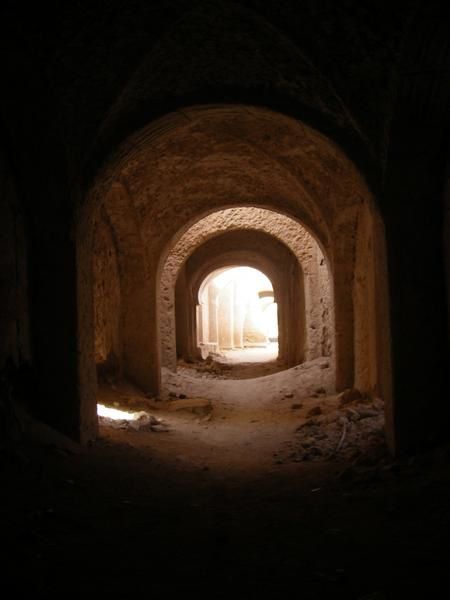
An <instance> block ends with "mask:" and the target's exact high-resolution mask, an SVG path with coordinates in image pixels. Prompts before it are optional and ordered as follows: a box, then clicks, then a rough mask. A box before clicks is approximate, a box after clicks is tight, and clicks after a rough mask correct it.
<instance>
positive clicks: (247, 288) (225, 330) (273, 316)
mask: <svg viewBox="0 0 450 600" xmlns="http://www.w3.org/2000/svg"><path fill="white" fill-rule="evenodd" d="M199 302H200V303H199V307H198V311H197V333H198V344H199V347H200V349H201V352H202V356H203V357H205V356H207V355H208V354H209V353H210V352H217V353H219V352H221V351H223V350H231V349H235V348H240V349H243V348H250V347H267V346H268V345H269V344H270V343H272V344H273V343H277V341H278V321H277V308H276V303H275V302H274V293H273V287H272V284H271V282H270V280H269V279H268V278H267V277H266V276H265V275H264V274H263V273H261V272H260V271H258V270H256V269H253V268H251V267H232V268H227V269H221V270H219V271H215V272H213V273H211V274H210V275H209V276H208V277H207V278H206V279H205V281H204V282H203V284H202V286H201V287H200V291H199Z"/></svg>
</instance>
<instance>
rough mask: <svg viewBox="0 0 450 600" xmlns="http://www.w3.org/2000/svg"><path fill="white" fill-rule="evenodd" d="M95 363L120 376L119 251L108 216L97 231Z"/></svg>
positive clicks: (98, 368)
mask: <svg viewBox="0 0 450 600" xmlns="http://www.w3.org/2000/svg"><path fill="white" fill-rule="evenodd" d="M93 271H94V306H95V362H96V365H97V370H98V372H99V375H109V376H117V375H120V371H121V365H122V360H121V359H122V343H121V339H120V335H121V331H120V330H121V326H120V316H121V284H120V276H119V265H118V257H117V249H116V245H115V243H114V239H113V235H112V231H111V227H110V225H109V223H108V221H107V218H106V215H104V214H103V215H102V217H101V218H99V220H98V222H97V225H96V227H95V231H94V254H93Z"/></svg>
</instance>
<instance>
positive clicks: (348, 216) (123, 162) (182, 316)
mask: <svg viewBox="0 0 450 600" xmlns="http://www.w3.org/2000/svg"><path fill="white" fill-rule="evenodd" d="M178 117H179V116H178V115H175V116H174V117H173V121H170V116H169V117H167V118H166V119H168V121H167V123H166V124H167V127H165V128H163V129H162V130H160V129H158V125H157V124H155V125H154V127H156V131H157V132H158V133H156V134H153V133H152V131H153V130H152V127H153V126H150V129H149V130H148V132H143V133H142V134H141V135H140V137H139V141H138V142H136V144H134V145H132V146H131V145H130V146H129V148H131V147H132V148H133V152H132V156H131V157H130V159H128V158H127V155H126V153H124V154H123V155H121V159H120V161H119V163H117V164H116V165H112V166H110V167H109V170H108V174H109V175H108V176H109V177H111V174H114V180H113V181H111V180H110V179H109V180H106V181H105V182H103V183H102V182H101V181H99V184H98V186H97V187H96V188H94V189H93V191H92V196H91V198H92V206H93V207H94V213H93V215H94V220H93V221H94V222H93V227H92V225H91V227H92V229H91V231H92V234H91V235H92V238H91V239H92V240H93V241H92V242H91V247H92V248H93V255H92V256H91V260H92V261H93V269H92V274H93V280H92V283H93V293H92V296H93V306H94V311H93V317H94V318H93V324H94V325H95V327H94V331H95V336H94V338H95V339H94V340H93V342H94V344H93V345H94V346H95V360H96V361H97V365H96V371H97V377H98V381H99V384H100V390H99V399H100V401H101V403H103V404H104V405H109V406H110V407H115V408H118V409H120V408H124V409H126V411H128V412H131V413H132V415H131V417H130V418H128V417H127V418H125V419H123V420H121V419H120V418H119V422H121V421H125V424H123V423H122V424H123V426H124V427H126V428H129V427H132V428H134V429H138V430H139V428H140V427H143V428H144V430H145V428H148V431H163V430H164V431H165V432H166V433H168V437H169V438H170V443H168V444H167V446H165V442H164V441H163V438H162V437H161V438H159V439H160V443H161V444H162V445H163V447H166V449H167V450H168V448H169V447H170V448H171V452H174V453H175V454H176V453H177V452H178V453H182V454H189V456H190V457H191V460H192V461H194V462H196V461H198V460H199V456H201V457H202V459H201V460H203V461H204V460H206V461H207V462H208V464H209V462H210V463H211V464H216V465H221V467H220V468H229V467H230V465H231V464H233V465H234V467H233V468H236V469H241V468H243V467H244V464H245V463H246V461H247V463H249V464H250V463H251V464H253V467H255V465H260V464H261V461H263V460H266V459H267V458H268V457H269V456H272V455H273V454H279V453H281V454H283V455H284V456H285V457H287V456H290V457H291V458H290V459H289V460H303V458H305V457H306V458H305V460H310V459H312V458H313V459H314V460H329V459H332V458H333V456H334V455H335V454H336V452H338V453H339V454H341V455H342V456H343V455H344V454H345V455H351V454H352V453H355V452H361V449H362V446H364V444H369V445H371V444H377V443H379V441H380V440H381V439H383V436H384V433H383V431H384V430H383V427H384V407H385V401H387V405H389V402H390V396H389V389H390V388H389V373H388V371H387V370H386V369H387V366H386V365H387V362H386V361H388V353H386V352H385V351H384V350H383V349H385V347H384V345H383V344H384V343H385V341H386V338H385V337H384V336H385V335H386V331H387V330H386V326H387V323H386V320H385V319H386V314H387V313H386V312H385V305H384V304H383V302H384V300H383V298H384V295H383V294H384V293H385V290H384V288H383V286H382V284H380V281H383V280H384V279H383V277H382V273H383V269H384V267H385V265H384V263H383V237H382V230H381V229H380V225H379V223H378V221H377V218H376V213H375V212H374V208H373V204H372V200H371V197H370V194H369V192H368V190H367V189H366V188H365V185H364V182H363V181H362V180H361V178H360V176H359V174H358V173H357V171H356V170H355V168H354V167H353V165H351V164H350V163H349V162H348V160H347V159H346V157H345V156H343V155H342V153H340V151H339V149H337V148H336V147H334V146H332V144H331V143H330V142H329V140H326V139H325V138H323V136H320V135H319V134H318V133H317V132H314V131H313V130H308V129H307V128H306V129H305V126H304V125H302V127H301V136H300V137H299V130H298V126H299V124H298V123H297V122H295V121H293V120H292V119H289V118H287V117H284V116H282V115H279V114H276V113H271V112H270V111H266V110H262V109H252V110H251V111H249V109H248V107H247V108H246V109H245V111H243V110H241V108H240V107H230V108H227V109H226V110H225V111H223V109H222V108H221V107H216V108H211V107H208V108H201V107H197V108H196V110H195V113H193V115H192V120H191V121H189V122H187V121H186V120H184V119H182V120H181V121H180V120H179V118H178ZM230 119H234V122H235V126H236V127H237V128H238V129H239V130H240V131H242V134H241V136H239V137H238V138H236V137H235V136H233V137H232V138H231V139H230V138H229V136H228V134H227V131H228V130H229V122H230ZM169 124H170V126H169ZM273 128H275V130H277V131H278V133H279V131H280V128H281V129H282V130H283V131H284V138H283V139H284V142H283V144H284V145H283V146H282V147H280V146H276V147H274V149H273V156H272V159H271V160H270V161H269V163H267V161H268V156H269V155H268V153H267V151H266V150H267V149H266V150H265V151H264V152H263V153H262V152H261V151H260V145H261V144H263V145H267V137H266V136H263V137H261V135H262V131H264V130H267V131H270V130H271V129H273ZM161 132H162V133H161ZM306 132H307V133H308V141H307V143H306V141H305V139H306V138H305V133H306ZM194 134H195V135H194ZM147 135H148V139H147ZM274 135H275V134H274ZM277 135H278V134H277ZM194 139H195V145H194V146H192V144H193V141H192V140H194ZM199 140H202V141H201V143H200V141H199ZM180 143H182V144H183V145H184V151H183V156H184V157H185V159H186V158H187V157H189V160H188V163H189V164H186V163H183V166H181V165H180V168H181V169H182V171H183V173H184V175H183V177H182V178H180V177H179V176H178V175H177V176H175V172H178V171H177V169H175V171H173V170H172V167H170V166H169V163H164V164H162V163H160V162H159V161H158V156H159V153H160V152H164V156H166V157H170V160H173V161H174V164H177V163H178V161H179V160H180V154H179V153H180ZM311 144H312V145H313V146H315V147H316V148H317V153H315V154H314V156H312V155H311V153H310V150H309V149H310V148H311ZM288 148H289V152H288V154H286V152H287V149H288ZM277 156H278V158H276V157H277ZM213 157H214V160H213ZM185 159H183V160H185ZM324 160H326V161H328V162H327V173H328V175H327V177H328V176H329V174H330V165H335V169H336V171H335V173H334V177H333V179H332V180H331V179H328V180H327V185H326V186H325V187H324V185H323V184H324V181H325V179H324V171H323V170H322V161H324ZM152 165H153V167H152ZM299 165H302V168H301V169H299ZM307 167H308V168H307ZM177 168H178V167H177ZM308 169H309V170H308ZM307 170H308V172H309V173H311V176H310V177H309V178H308V181H306V180H305V175H304V174H305V172H306V171H307ZM157 173H159V175H157ZM224 174H225V175H224ZM314 174H315V175H314ZM313 175H314V176H313ZM219 182H220V185H218V184H219ZM349 182H350V183H349ZM350 190H352V192H351V193H350ZM152 194H153V196H154V198H155V200H154V201H152V202H151V201H149V198H150V197H152ZM181 197H182V198H183V202H182V204H179V198H181ZM230 198H232V199H233V201H231V200H230ZM96 202H97V203H98V202H100V203H99V204H98V205H97V206H95V203H96ZM156 223H157V225H158V226H157V227H156V225H155V224H156ZM85 246H86V248H88V247H89V244H87V243H86V245H85ZM236 266H240V267H242V268H245V269H256V270H258V271H260V272H262V273H263V274H264V275H265V276H266V277H267V278H268V279H269V280H270V287H269V286H268V285H267V284H265V285H263V286H262V287H261V288H260V289H258V290H257V292H256V296H257V298H255V302H256V303H257V305H258V306H259V313H260V317H261V318H262V307H263V305H264V306H265V307H266V309H267V310H272V311H274V309H273V308H272V309H268V308H267V307H268V306H269V305H272V306H273V307H274V302H276V319H275V322H276V325H277V327H276V330H275V328H274V327H273V325H274V320H273V318H272V332H271V333H272V335H270V332H269V330H268V328H269V326H268V325H266V326H265V329H264V328H259V329H258V327H255V323H254V322H253V323H251V322H250V321H251V319H249V314H247V315H246V314H245V310H244V309H243V306H242V303H240V302H239V301H236V298H237V297H238V296H239V294H237V295H236V289H235V287H236V286H235V284H233V285H231V284H230V283H229V282H226V280H224V279H223V277H225V275H224V273H227V272H229V269H230V268H231V267H236ZM227 270H228V271H227ZM88 274H89V273H87V275H88ZM213 276H214V277H216V282H215V285H212V281H211V278H214V277H213ZM217 277H218V279H217ZM221 277H222V280H221V279H220V278H221ZM84 283H85V282H84ZM380 285H381V287H380ZM259 294H261V297H260V296H259ZM271 294H272V296H271ZM240 304H241V305H240ZM380 309H381V310H380ZM225 313H227V314H228V319H225V321H223V319H222V325H220V326H219V317H224V315H225ZM82 314H86V315H88V314H89V312H88V310H86V312H85V313H82ZM273 314H275V312H274V313H273ZM88 331H89V330H88ZM271 338H272V340H271ZM277 343H278V352H277V356H274V358H275V360H271V361H266V362H262V361H259V362H258V361H256V362H254V361H247V362H248V363H249V364H246V363H242V362H238V363H237V364H233V360H232V359H231V360H230V355H231V354H233V352H236V351H237V350H236V349H240V351H241V352H245V351H247V350H250V348H248V347H247V348H245V346H246V345H247V346H250V345H252V346H253V351H255V350H256V348H255V346H258V345H260V344H263V345H264V344H268V345H269V346H270V348H271V350H272V351H274V349H275V346H276V344H277ZM223 353H229V355H228V356H224V357H222V360H221V357H220V354H223ZM93 358H94V357H93ZM347 404H349V406H347ZM387 414H389V412H387ZM362 415H363V417H362ZM105 419H108V417H107V416H102V417H101V424H102V425H103V426H104V425H105V424H108V423H109V425H111V421H105ZM152 419H153V420H152ZM135 421H136V422H135ZM133 422H135V423H134V424H133ZM170 432H172V433H173V434H174V435H175V436H176V437H177V439H176V440H175V439H173V436H172V435H170ZM341 437H342V439H343V441H342V442H340V440H341ZM310 448H313V450H309V449H310ZM206 449H208V450H206ZM224 449H226V457H227V459H226V464H225V463H224V462H223V460H224V459H223V456H224V454H223V453H224ZM250 449H251V450H250ZM204 452H207V455H205V454H204ZM169 454H170V453H169ZM244 455H245V456H246V457H247V458H246V461H245V460H243V456H244ZM264 457H265V458H264ZM247 466H248V465H247ZM255 468H256V467H255Z"/></svg>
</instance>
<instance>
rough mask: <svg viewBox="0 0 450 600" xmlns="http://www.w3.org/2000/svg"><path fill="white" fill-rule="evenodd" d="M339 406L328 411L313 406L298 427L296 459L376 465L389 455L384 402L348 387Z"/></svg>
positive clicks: (294, 458)
mask: <svg viewBox="0 0 450 600" xmlns="http://www.w3.org/2000/svg"><path fill="white" fill-rule="evenodd" d="M337 401H338V403H337V405H336V406H335V407H331V408H330V409H329V410H326V409H325V408H324V407H323V406H320V405H319V404H318V405H316V406H314V407H312V408H311V409H310V410H309V412H308V413H307V417H306V419H305V420H304V421H303V422H302V423H300V425H298V426H297V428H296V437H295V442H293V444H292V446H294V450H293V451H291V453H290V454H289V456H288V459H289V460H292V461H294V462H303V461H311V460H339V461H348V462H350V463H356V464H361V465H364V464H367V465H370V464H375V463H377V462H379V461H380V460H382V459H383V458H384V457H386V456H387V448H386V444H385V434H384V402H383V401H382V400H381V399H379V398H367V397H363V396H362V395H361V394H360V393H359V392H358V391H357V390H346V391H345V392H343V393H342V394H340V395H339V396H338V397H337Z"/></svg>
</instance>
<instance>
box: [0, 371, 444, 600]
mask: <svg viewBox="0 0 450 600" xmlns="http://www.w3.org/2000/svg"><path fill="white" fill-rule="evenodd" d="M327 362H328V361H326V360H324V359H322V360H319V361H314V362H312V363H308V364H305V365H302V366H301V367H297V368H294V369H290V370H289V371H284V372H280V373H275V374H272V375H270V376H265V377H261V378H258V379H242V380H237V381H236V380H230V379H228V380H225V379H219V378H217V376H216V375H214V372H213V373H210V374H209V377H207V378H205V379H203V375H204V373H203V372H202V370H201V369H200V370H199V371H198V372H197V370H196V369H195V366H192V365H190V366H189V368H188V367H186V368H181V369H179V372H178V373H177V374H176V375H174V374H171V373H168V372H165V373H164V382H165V388H164V389H165V394H164V395H163V397H162V398H160V399H150V398H146V397H144V396H143V395H142V394H141V393H139V392H138V391H137V390H135V389H134V388H132V387H131V386H129V385H125V384H121V385H118V384H116V385H114V386H111V385H108V386H105V387H103V388H102V389H101V390H100V393H99V400H101V401H102V402H103V403H104V404H106V405H109V406H112V407H115V408H116V409H121V410H126V411H127V412H132V411H134V412H137V413H139V414H140V416H141V420H140V421H136V423H137V427H135V428H134V427H132V426H131V425H130V422H128V421H115V422H114V423H113V422H110V421H104V422H103V425H102V426H101V428H100V436H99V439H98V440H97V441H96V442H95V443H94V444H92V445H91V446H89V447H88V448H86V449H84V450H83V451H82V452H81V453H78V452H77V451H75V450H70V449H67V448H63V447H61V446H60V445H59V444H58V443H51V444H40V445H36V444H34V445H30V444H29V443H27V442H26V441H25V440H24V441H23V443H21V444H17V443H16V444H14V446H12V447H9V448H8V447H6V446H5V447H3V448H2V452H0V459H1V461H0V464H1V466H2V482H3V484H4V485H3V490H2V494H1V496H0V500H1V502H0V509H1V511H0V516H1V527H2V547H3V549H5V550H6V553H5V558H4V559H3V562H2V568H3V573H2V581H3V584H4V586H6V585H7V584H9V585H11V586H12V590H13V591H12V592H10V593H9V596H8V597H21V596H23V594H31V595H32V596H33V597H37V598H48V597H54V596H61V595H62V594H67V593H68V592H70V593H71V594H76V595H77V596H81V595H85V594H86V595H89V596H90V595H93V594H95V595H97V594H98V595H102V596H104V595H107V596H114V597H116V596H117V597H121V598H130V597H132V596H133V595H134V594H139V595H140V596H143V597H147V596H150V595H151V594H156V597H162V596H163V595H164V596H166V595H168V594H170V593H176V592H180V591H181V592H190V593H192V592H193V593H195V594H196V595H197V596H200V597H206V596H208V597H209V598H211V597H213V598H230V597H232V598H255V599H256V598H261V597H270V598H279V597H284V596H288V595H289V596H292V595H296V596H299V597H301V598H307V599H308V598H314V599H322V598H324V599H327V598H333V600H335V599H345V600H393V599H397V598H416V597H421V598H423V597H435V596H436V597H438V596H439V594H440V593H441V591H442V589H445V588H446V586H448V583H449V582H450V581H449V577H448V575H447V572H448V568H447V565H448V560H449V551H448V536H449V533H450V508H449V506H450V502H449V500H450V469H449V465H450V449H448V448H444V449H440V450H439V452H438V451H436V452H435V453H428V454H424V455H421V456H418V457H416V458H405V459H399V460H397V461H392V460H391V459H389V457H387V456H386V454H385V448H384V443H383V430H382V404H380V402H379V401H377V399H368V398H361V397H358V396H357V395H356V396H355V395H354V396H351V395H350V396H349V397H346V398H344V399H343V398H342V397H337V396H336V395H335V394H334V393H332V392H333V390H332V380H333V374H332V368H331V366H330V365H329V364H328V365H327ZM214 377H216V378H214ZM184 396H187V398H184ZM199 398H200V399H201V400H202V402H200V403H197V405H196V406H195V407H191V408H189V409H187V408H184V409H183V410H173V406H174V403H180V402H183V401H184V402H186V401H187V402H188V403H189V402H193V403H194V404H195V400H196V399H197V400H198V399H199ZM344 400H345V401H344ZM175 406H177V405H176V404H175ZM178 406H179V405H178ZM141 411H142V412H143V413H144V418H142V417H143V415H142V412H141ZM344 433H345V435H343V434H344ZM338 448H339V449H338ZM11 594H12V595H11Z"/></svg>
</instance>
